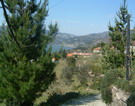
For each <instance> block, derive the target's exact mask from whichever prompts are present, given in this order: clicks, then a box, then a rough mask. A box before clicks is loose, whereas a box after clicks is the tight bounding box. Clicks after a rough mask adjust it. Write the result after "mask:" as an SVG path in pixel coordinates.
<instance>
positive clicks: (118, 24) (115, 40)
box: [107, 0, 128, 66]
mask: <svg viewBox="0 0 135 106" xmlns="http://www.w3.org/2000/svg"><path fill="white" fill-rule="evenodd" d="M127 15H128V9H127V6H126V0H123V5H122V6H121V7H120V10H119V11H118V13H117V19H115V26H114V27H113V26H111V25H109V31H110V32H109V35H110V37H111V40H112V46H113V47H114V52H116V53H115V54H116V56H115V55H113V57H116V59H117V58H120V59H119V62H118V63H117V62H115V63H113V64H115V65H117V64H118V65H117V66H122V65H123V66H124V61H125V56H124V50H125V43H126V25H127ZM117 51H118V52H119V53H118V52H117ZM109 56H110V55H109ZM110 57H111V56H110ZM116 59H111V58H110V59H109V60H107V61H108V62H110V63H111V64H112V61H114V60H116Z"/></svg>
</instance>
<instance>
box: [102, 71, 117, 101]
mask: <svg viewBox="0 0 135 106" xmlns="http://www.w3.org/2000/svg"><path fill="white" fill-rule="evenodd" d="M117 78H118V75H117V73H116V71H113V70H111V71H109V72H108V73H106V75H105V77H104V78H103V80H102V82H101V94H102V99H103V101H104V102H105V103H106V104H110V103H111V102H112V93H111V90H110V87H111V85H112V84H113V83H114V82H115V81H116V80H117Z"/></svg>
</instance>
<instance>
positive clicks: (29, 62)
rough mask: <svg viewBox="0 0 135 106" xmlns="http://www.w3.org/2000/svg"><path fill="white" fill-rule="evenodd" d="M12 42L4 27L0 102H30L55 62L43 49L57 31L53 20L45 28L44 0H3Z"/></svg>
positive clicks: (17, 105)
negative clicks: (13, 36)
mask: <svg viewBox="0 0 135 106" xmlns="http://www.w3.org/2000/svg"><path fill="white" fill-rule="evenodd" d="M4 3H5V5H6V6H8V8H7V11H8V14H10V15H8V18H9V22H10V24H11V29H12V30H13V32H14V35H15V38H16V39H17V42H18V43H16V42H15V41H14V39H13V38H12V37H11V33H9V29H4V30H3V32H2V35H1V36H0V46H1V47H0V102H4V103H5V104H6V105H7V106H33V103H34V101H35V99H36V98H38V97H39V96H40V95H41V94H42V92H43V91H45V90H46V89H47V88H48V86H49V85H50V83H51V82H52V81H53V80H54V78H55V74H54V72H53V69H54V66H55V64H54V63H52V60H51V59H52V56H51V51H50V49H49V50H46V49H45V48H46V47H47V45H48V44H49V43H50V42H51V41H52V40H53V38H54V37H55V34H56V32H57V30H58V29H57V24H56V25H52V24H50V25H49V31H48V32H47V31H46V28H45V26H44V20H45V18H46V16H47V14H48V10H47V9H46V7H47V5H48V2H47V0H45V1H44V2H42V3H37V2H36V0H25V1H24V0H23V1H22V0H14V1H13V2H11V1H10V0H5V1H4Z"/></svg>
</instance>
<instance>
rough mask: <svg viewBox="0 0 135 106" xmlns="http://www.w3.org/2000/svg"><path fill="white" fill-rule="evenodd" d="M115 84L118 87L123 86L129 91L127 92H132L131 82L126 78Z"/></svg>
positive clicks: (123, 88) (122, 87)
mask: <svg viewBox="0 0 135 106" xmlns="http://www.w3.org/2000/svg"><path fill="white" fill-rule="evenodd" d="M115 85H116V86H117V87H118V88H121V89H122V90H124V91H127V92H131V91H132V87H131V85H130V83H129V81H127V80H125V79H118V80H117V81H116V82H115Z"/></svg>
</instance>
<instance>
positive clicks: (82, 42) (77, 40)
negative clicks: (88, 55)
mask: <svg viewBox="0 0 135 106" xmlns="http://www.w3.org/2000/svg"><path fill="white" fill-rule="evenodd" d="M108 41H109V33H108V32H103V33H93V34H88V35H82V36H75V35H72V34H68V33H58V34H57V35H56V38H55V40H54V44H56V45H62V46H66V47H72V48H76V47H91V46H93V45H96V44H98V43H100V42H108Z"/></svg>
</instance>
